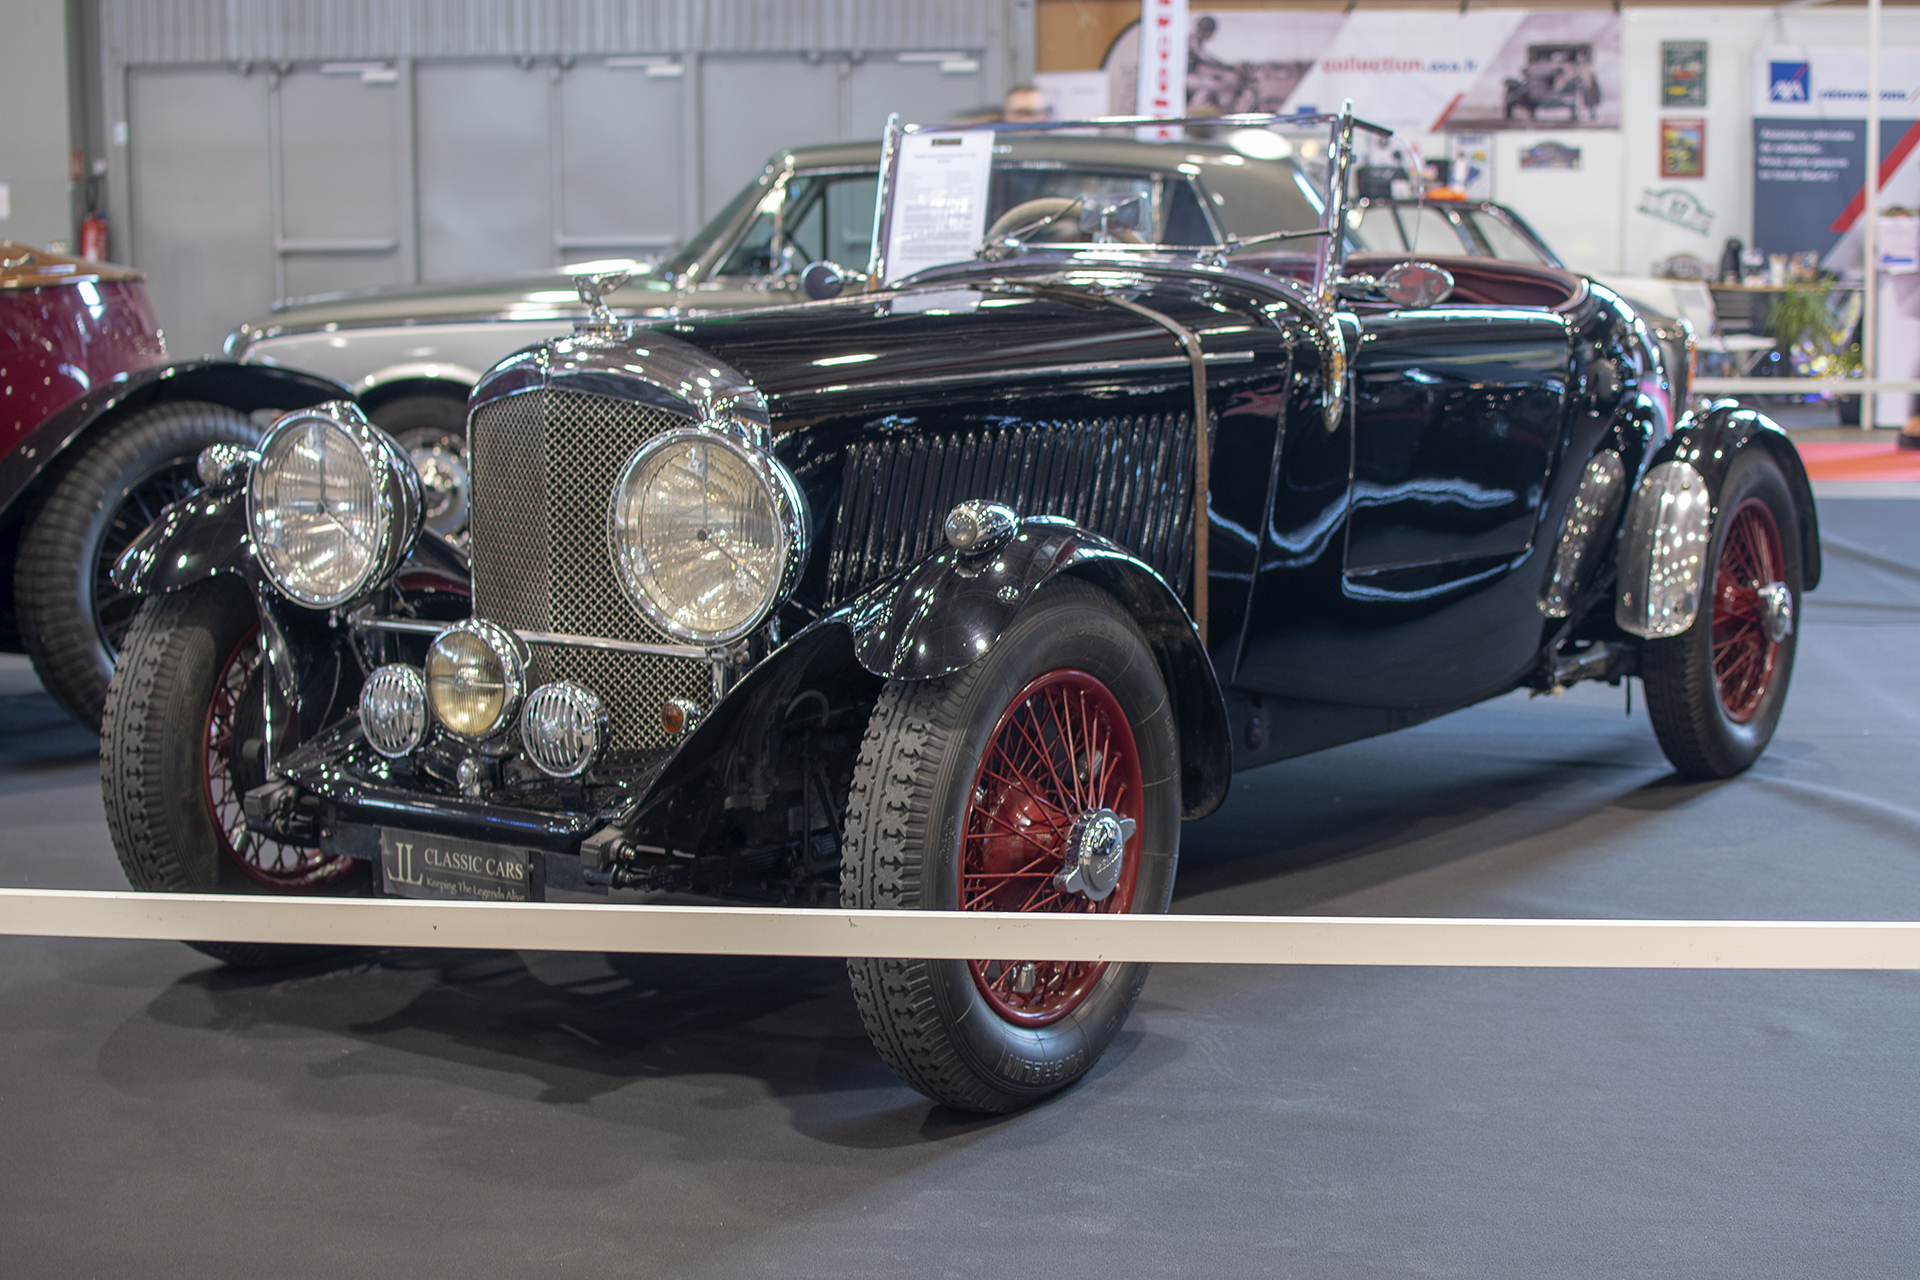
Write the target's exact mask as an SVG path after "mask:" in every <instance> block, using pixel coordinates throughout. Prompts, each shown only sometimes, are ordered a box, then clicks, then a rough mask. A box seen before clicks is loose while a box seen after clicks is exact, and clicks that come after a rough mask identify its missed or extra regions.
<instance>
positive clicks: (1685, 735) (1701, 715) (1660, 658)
mask: <svg viewBox="0 0 1920 1280" xmlns="http://www.w3.org/2000/svg"><path fill="white" fill-rule="evenodd" d="M1799 527H1800V526H1799V521H1798V519H1797V516H1796V512H1795V510H1794V503H1793V492H1792V490H1790V489H1789V488H1788V487H1787V481H1786V477H1785V476H1784V475H1783V474H1781V471H1780V466H1779V464H1778V463H1776V462H1775V461H1774V460H1773V458H1772V457H1771V456H1770V455H1768V453H1767V452H1766V451H1765V450H1764V449H1763V448H1760V447H1757V446H1756V447H1750V448H1747V449H1743V450H1741V451H1740V452H1739V453H1738V454H1736V455H1735V456H1734V460H1733V463H1732V465H1731V466H1729V467H1728V469H1727V475H1726V479H1725V480H1724V481H1723V482H1722V484H1721V486H1720V495H1719V501H1718V503H1717V504H1716V514H1715V518H1714V527H1713V537H1712V540H1711V541H1710V543H1709V544H1708V553H1707V563H1708V564H1709V565H1711V566H1713V573H1712V576H1711V577H1710V578H1709V579H1708V580H1707V581H1706V582H1705V583H1703V584H1702V597H1703V598H1702V600H1701V605H1700V613H1699V616H1698V617H1696V618H1695V619H1694V622H1693V625H1692V626H1691V627H1689V628H1688V629H1687V630H1686V631H1685V632H1683V633H1681V634H1680V635H1677V636H1674V637H1672V638H1670V639H1664V640H1653V641H1649V642H1648V643H1647V646H1646V649H1645V652H1644V655H1643V658H1642V672H1643V676H1644V681H1645V684H1646V691H1647V717H1648V718H1649V719H1650V720H1652V721H1653V731H1654V735H1655V736H1656V737H1658V738H1659V740H1660V749H1661V750H1662V751H1663V752H1665V753H1666V757H1667V759H1668V761H1669V762H1671V763H1672V765H1673V767H1674V768H1675V769H1676V770H1678V771H1679V772H1680V773H1682V774H1685V775H1686V776H1687V777H1690V778H1730V777H1732V776H1733V775H1734V774H1737V773H1740V772H1741V771H1743V770H1745V769H1746V768H1747V767H1748V766H1749V765H1751V764H1752V763H1753V762H1754V761H1755V760H1757V759H1759V758H1760V754H1761V752H1763V751H1765V750H1766V749H1767V744H1768V743H1769V742H1771V741H1772V740H1773V731H1774V728H1775V726H1776V725H1778V724H1779V722H1780V710H1781V708H1782V707H1783V706H1785V704H1786V700H1787V685H1788V682H1789V681H1790V680H1791V678H1792V676H1793V655H1794V649H1795V647H1796V646H1797V644H1798V642H1799V634H1798V631H1799V629H1798V625H1797V623H1798V619H1799V617H1800V584H1801V581H1802V577H1801V559H1800V542H1799V538H1798V533H1799ZM1736 528H1738V529H1740V530H1741V533H1740V534H1739V535H1738V536H1733V537H1732V538H1731V541H1730V535H1734V531H1735V530H1736ZM1769 529H1770V530H1771V539H1772V542H1773V543H1774V544H1775V545H1774V546H1773V547H1770V548H1767V549H1766V553H1767V554H1766V555H1765V556H1762V557H1760V558H1761V559H1771V560H1772V561H1773V562H1774V564H1773V565H1772V566H1769V567H1768V568H1767V569H1765V570H1763V571H1762V572H1763V573H1766V574H1770V573H1771V572H1773V571H1776V570H1777V572H1778V573H1779V577H1777V578H1771V579H1770V580H1771V581H1777V582H1783V583H1785V584H1786V587H1787V591H1788V595H1789V598H1790V599H1791V601H1792V613H1791V617H1792V619H1793V620H1794V622H1795V626H1794V628H1793V629H1792V630H1791V631H1789V632H1788V634H1787V635H1786V636H1784V637H1783V638H1781V639H1780V640H1779V641H1777V642H1773V641H1772V640H1771V637H1769V636H1767V635H1765V628H1764V625H1761V627H1760V631H1759V632H1758V633H1756V632H1754V630H1753V626H1752V625H1749V622H1748V621H1747V620H1744V614H1745V612H1746V611H1747V609H1748V607H1749V606H1751V605H1753V601H1752V600H1751V599H1750V598H1749V597H1750V596H1751V595H1752V589H1753V587H1754V586H1755V585H1756V582H1757V578H1758V577H1759V576H1761V574H1756V573H1755V572H1754V571H1753V570H1752V568H1751V565H1753V564H1756V563H1758V561H1756V560H1754V559H1753V557H1751V556H1750V555H1748V554H1747V552H1748V551H1750V550H1751V549H1752V547H1753V546H1754V545H1755V544H1754V541H1753V539H1754V535H1755V531H1756V530H1757V531H1758V533H1759V534H1760V535H1765V534H1766V533H1767V531H1768V530H1769ZM1758 585H1765V584H1758ZM1729 593H1731V594H1729ZM1716 604H1718V605H1720V607H1719V608H1718V609H1716ZM1716 616H1718V617H1719V619H1720V623H1719V626H1720V636H1719V641H1720V644H1721V655H1720V660H1719V666H1718V668H1716V665H1715V652H1714V651H1715V641H1716V637H1715V619H1716ZM1762 616H1764V614H1762ZM1763 659H1764V660H1763Z"/></svg>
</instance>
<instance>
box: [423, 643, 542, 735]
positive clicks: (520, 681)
mask: <svg viewBox="0 0 1920 1280" xmlns="http://www.w3.org/2000/svg"><path fill="white" fill-rule="evenodd" d="M526 673H527V654H526V651H525V650H524V649H523V648H522V647H521V644H520V640H519V638H518V637H517V636H514V635H511V634H510V633H508V632H506V631H504V630H502V629H501V628H499V627H496V626H494V625H493V624H492V623H491V622H481V621H479V620H478V619H473V620H470V621H467V622H456V623H455V624H454V625H452V626H451V627H448V628H447V629H446V630H445V631H442V632H441V633H440V634H439V635H438V636H435V637H434V641H433V644H432V646H431V647H430V648H428V650H427V704H428V705H429V706H431V707H432V708H433V715H434V718H435V719H436V720H438V721H439V722H440V723H441V725H442V726H444V727H445V728H446V730H447V732H449V733H451V734H453V735H454V736H455V737H457V738H464V739H466V740H467V741H468V742H479V741H480V740H482V739H484V738H491V737H494V736H495V735H497V734H499V733H500V732H502V731H503V730H505V729H506V728H507V726H508V725H510V724H511V723H512V722H513V716H514V713H515V712H517V711H519V710H520V699H521V698H522V697H523V696H525V694H526V690H527V674H526Z"/></svg>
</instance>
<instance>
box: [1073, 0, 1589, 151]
mask: <svg viewBox="0 0 1920 1280" xmlns="http://www.w3.org/2000/svg"><path fill="white" fill-rule="evenodd" d="M1149 8H1151V5H1149ZM1140 32H1141V27H1140V25H1139V24H1135V25H1134V26H1132V27H1130V28H1128V30H1127V31H1125V32H1124V33H1122V34H1121V36H1120V38H1119V39H1118V40H1115V41H1114V43H1113V47H1112V48H1110V49H1109V50H1108V51H1107V58H1106V64H1105V67H1106V72H1107V76H1108V83H1109V93H1108V101H1109V103H1111V104H1112V109H1113V110H1115V111H1126V110H1131V109H1133V108H1134V107H1135V105H1136V104H1137V103H1141V102H1144V101H1145V94H1144V93H1142V92H1141V90H1140V87H1139V81H1138V68H1139V66H1140V65H1141V49H1140ZM1149 36H1150V38H1152V39H1155V40H1158V38H1159V36H1158V34H1157V33H1155V32H1150V33H1149ZM1149 52H1152V51H1151V50H1150V51H1149ZM1349 98H1351V99H1352V100H1353V105H1354V110H1355V111H1356V112H1357V113H1358V114H1359V115H1361V116H1362V117H1364V118H1365V119H1368V120H1372V121H1375V122H1376V123H1379V124H1384V125H1387V126H1389V127H1391V128H1393V129H1396V130H1399V131H1401V132H1403V133H1413V134H1423V133H1437V132H1439V131H1441V130H1449V131H1451V130H1461V131H1465V132H1471V133H1484V132H1486V131H1488V130H1492V129H1537V128H1544V127H1551V128H1555V129H1614V128H1618V127H1619V124H1620V17H1619V15H1618V14H1615V13H1611V12H1607V11H1605V10H1600V11H1586V10H1575V11H1552V12H1534V13H1530V12H1528V11H1526V10H1524V9H1486V10H1476V11H1472V12H1466V13H1449V12H1423V11H1418V10H1415V11H1407V10H1398V11H1394V12H1391V13H1388V12H1372V13H1369V12H1364V11H1363V12H1355V13H1347V14H1343V13H1341V12H1339V11H1337V10H1306V11H1300V10H1292V9H1289V10H1287V11H1284V12H1279V11H1273V10H1243V9H1222V10H1204V9H1203V10H1196V11H1195V12H1194V13H1193V14H1192V15H1191V17H1190V20H1189V23H1188V36H1187V40H1186V109H1187V113H1188V114H1190V115H1212V114H1215V113H1218V114H1221V115H1226V114H1230V113H1233V112H1241V111H1261V112H1285V113H1287V114H1290V115H1312V114H1314V113H1315V112H1321V111H1337V110H1339V108H1340V104H1341V103H1342V102H1343V101H1345V100H1347V99H1349Z"/></svg>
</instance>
